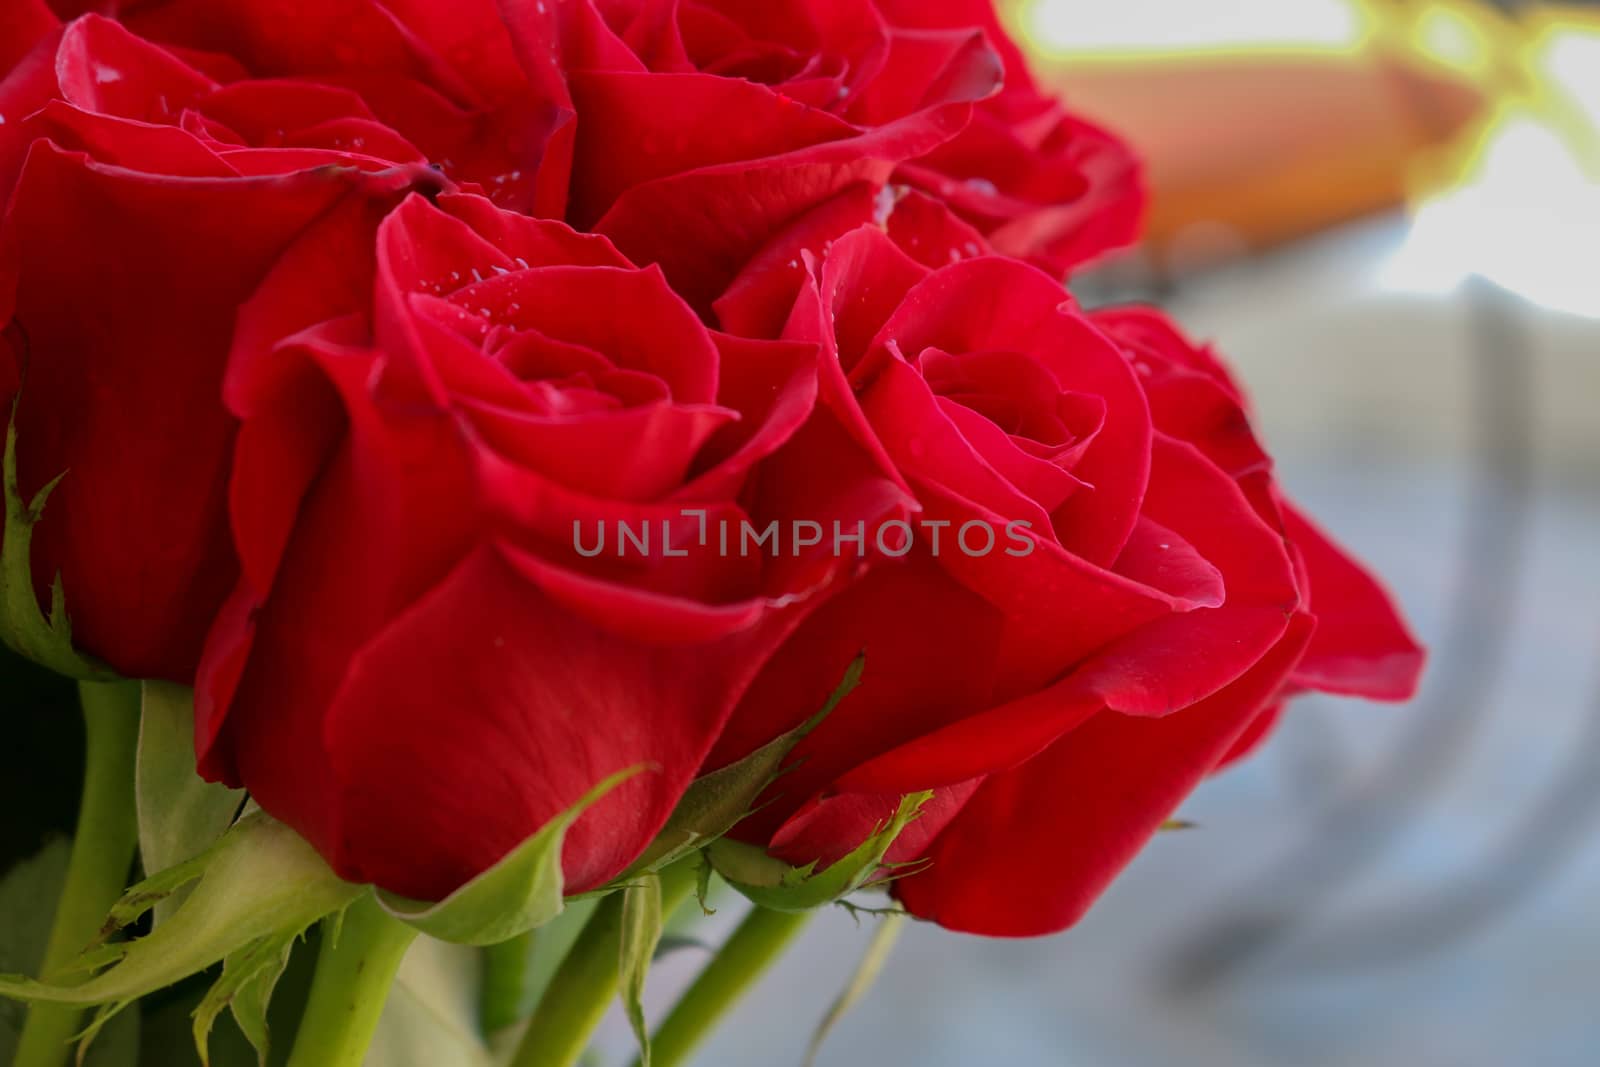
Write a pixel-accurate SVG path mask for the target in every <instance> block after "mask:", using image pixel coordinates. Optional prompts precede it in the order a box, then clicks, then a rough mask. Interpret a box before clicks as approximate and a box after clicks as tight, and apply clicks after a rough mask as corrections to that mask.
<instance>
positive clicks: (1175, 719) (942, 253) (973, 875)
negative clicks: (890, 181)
mask: <svg viewBox="0 0 1600 1067" xmlns="http://www.w3.org/2000/svg"><path fill="white" fill-rule="evenodd" d="M885 203H886V202H885V199H884V198H883V197H881V196H874V195H873V191H872V190H870V189H861V190H854V191H850V192H847V193H846V194H845V195H843V196H842V197H840V198H839V199H838V200H837V201H835V202H833V203H830V204H827V205H824V206H823V207H821V208H819V209H818V210H817V211H815V212H814V213H813V214H812V215H810V216H808V217H807V218H805V219H802V220H801V221H800V222H798V223H796V224H795V225H794V226H793V227H791V228H790V230H789V231H787V232H786V233H785V234H783V235H781V236H780V237H779V238H778V239H777V240H776V241H775V242H774V243H773V245H772V246H771V247H769V248H768V249H766V250H764V251H763V253H762V254H760V255H759V256H757V257H756V259H755V260H754V261H753V262H752V263H751V265H750V266H749V268H748V269H747V270H746V272H745V273H744V274H743V275H742V276H741V277H740V278H739V279H738V280H737V281H736V282H735V283H734V285H733V286H732V287H731V289H730V291H729V292H728V294H727V295H726V296H725V297H724V298H723V299H722V300H720V301H719V302H718V303H717V312H718V314H719V316H720V319H721V321H722V323H723V325H724V326H725V327H727V328H729V329H731V330H733V331H735V332H739V333H748V334H750V335H753V336H769V335H770V336H780V337H785V338H790V339H795V340H808V341H809V340H815V341H819V342H820V343H821V344H822V345H823V346H824V348H825V349H826V350H828V351H829V352H830V353H832V354H833V356H834V362H835V363H836V365H835V366H833V367H832V368H831V369H830V370H826V371H825V372H824V373H825V375H828V376H831V377H832V380H833V387H831V388H830V387H828V386H826V385H825V387H824V389H823V396H824V398H825V400H826V402H827V403H829V404H831V405H833V406H834V408H835V411H836V414H837V417H838V418H839V419H840V421H841V422H843V423H844V424H846V425H849V426H851V427H852V428H853V429H854V431H855V432H856V433H857V434H858V435H859V437H860V439H861V440H862V441H863V443H864V444H865V445H866V446H867V447H872V448H881V449H882V450H883V452H884V453H885V454H886V455H887V456H888V457H889V458H890V460H891V462H892V464H893V465H894V467H895V469H897V470H898V471H899V472H900V474H901V476H902V477H903V478H904V479H905V481H906V482H907V484H908V485H909V486H910V487H911V489H912V491H913V493H914V494H915V496H916V498H917V501H918V503H919V504H920V506H921V515H920V519H921V521H922V522H923V523H925V524H929V523H931V524H937V525H938V526H939V528H942V529H943V530H944V533H945V538H946V542H947V543H946V545H945V546H944V549H943V551H941V552H938V553H937V554H936V553H935V552H934V551H932V549H931V547H930V546H929V545H928V543H927V540H926V539H922V540H921V541H920V542H919V545H918V547H917V548H916V549H915V550H914V551H913V552H911V553H910V554H908V555H907V556H906V557H905V558H904V559H903V560H902V561H900V562H898V563H888V562H885V563H881V564H880V565H878V566H876V567H874V568H873V569H872V570H871V571H870V573H868V574H867V575H866V576H865V577H864V578H863V579H862V580H860V581H859V582H857V583H855V584H854V585H852V586H851V587H850V588H848V589H847V590H845V591H843V592H842V593H840V594H839V595H837V596H836V597H834V598H833V599H831V600H830V601H829V602H828V604H827V605H826V606H824V607H823V608H822V609H821V610H819V611H818V612H816V613H815V614H814V615H812V616H811V618H810V619H809V620H807V622H806V623H805V624H804V625H803V626H802V627H801V628H800V630H799V631H798V632H797V633H796V634H795V636H794V637H793V638H792V639H791V640H790V641H789V642H787V643H786V644H785V645H784V647H783V648H782V649H781V650H780V651H779V652H778V654H777V655H776V656H775V657H774V658H773V659H772V661H771V662H769V663H768V664H767V665H766V666H765V668H764V669H763V671H762V673H761V674H760V676H759V677H758V678H757V680H756V681H755V683H754V685H753V686H752V688H751V690H750V691H749V693H747V694H746V696H745V698H744V700H743V701H742V702H741V704H740V706H739V708H738V710H737V711H736V712H735V714H734V717H733V719H732V721H731V722H730V724H729V726H728V729H727V730H726V731H725V732H724V734H723V735H722V737H721V739H720V740H719V742H718V746H717V749H716V750H715V752H714V753H713V755H712V757H711V759H710V761H709V762H708V766H710V767H715V766H718V765H720V764H721V763H724V762H727V761H730V760H732V759H734V758H736V757H737V756H738V755H739V754H740V753H742V752H745V751H748V750H750V749H751V748H753V747H754V746H756V745H758V744H760V743H761V742H763V741H764V740H766V739H767V738H769V737H772V736H776V734H778V733H779V732H781V731H782V730H784V729H787V728H788V727H790V726H792V725H793V724H794V723H795V722H798V721H801V720H802V719H803V718H804V717H805V715H806V714H807V713H808V709H812V708H815V707H816V706H817V704H818V703H819V702H820V701H821V699H822V698H823V696H824V695H825V694H826V693H827V691H828V688H829V686H830V685H831V684H832V680H833V679H836V678H837V677H838V676H839V674H840V673H841V672H842V671H843V670H844V668H845V666H846V664H847V663H848V662H849V661H850V659H851V658H852V657H853V656H854V655H855V654H856V652H857V650H859V649H863V648H864V649H865V650H866V656H867V669H866V674H865V678H864V680H863V682H862V684H861V686H860V688H859V689H858V690H857V691H856V692H855V693H853V694H852V695H851V696H850V697H849V698H848V699H846V700H845V701H844V703H843V704H842V705H841V706H840V707H839V708H838V709H837V711H835V712H834V714H833V715H832V716H831V717H830V718H828V719H827V720H826V721H825V722H824V723H823V725H822V726H821V727H820V728H819V729H818V730H816V731H815V732H814V733H813V734H811V735H810V736H809V737H808V738H807V739H806V740H805V741H804V742H802V744H801V747H800V749H799V750H798V751H797V753H796V756H797V762H796V766H795V769H794V770H793V771H792V772H791V773H790V774H788V775H785V776H784V778H782V779H780V780H779V782H778V783H777V784H776V785H775V786H774V787H773V790H772V793H771V796H770V797H769V802H768V803H767V804H766V805H765V806H762V807H760V808H758V810H757V811H756V813H755V814H754V815H753V816H752V817H751V818H750V819H748V820H747V821H746V822H745V823H743V824H741V825H740V826H739V827H738V828H737V829H736V830H735V835H736V836H738V837H741V838H744V839H745V840H749V841H753V842H757V843H761V844H765V845H767V846H768V848H769V849H770V851H771V852H773V853H774V854H776V855H778V856H780V857H782V858H784V859H787V860H789V861H791V862H793V863H795V864H805V863H810V862H813V861H817V862H819V863H821V864H824V865H825V864H827V863H829V862H832V861H833V860H835V859H838V858H839V857H841V856H843V855H844V854H846V853H848V852H849V851H850V850H851V849H853V848H854V847H855V846H856V845H858V844H859V843H860V842H861V841H862V840H863V839H864V838H865V837H866V836H867V835H868V834H869V833H871V832H872V831H873V830H874V829H875V828H877V827H878V826H880V825H881V824H882V821H883V820H884V819H886V818H887V817H888V815H889V813H891V812H892V811H893V810H894V808H895V806H896V804H897V803H898V801H899V799H900V797H901V795H903V794H906V793H910V792H913V791H918V790H925V789H934V790H936V795H935V796H934V798H933V800H932V801H931V802H930V803H929V804H928V805H927V807H926V808H925V809H924V811H923V814H922V816H921V817H920V818H919V819H918V820H917V821H916V822H914V823H913V824H912V825H911V826H910V827H909V829H908V830H907V831H906V832H905V834H904V835H902V837H901V839H900V840H899V841H898V842H897V843H896V846H895V848H894V849H893V850H892V851H891V853H890V855H889V857H888V858H889V861H890V862H891V863H894V864H900V863H909V864H912V866H910V867H897V868H893V869H894V870H895V871H896V872H897V873H898V874H899V875H900V878H899V879H898V880H897V881H896V882H895V883H894V892H895V894H896V895H897V896H898V897H899V898H900V900H902V901H903V902H904V903H905V904H906V906H907V907H908V908H910V909H911V911H912V912H913V913H915V914H917V915H920V916H923V917H926V918H929V919H932V920H935V921H937V922H939V923H940V924H942V925H945V926H949V927H954V928H957V929H962V930H971V931H977V932H982V933H989V934H1001V935H1032V934H1040V933H1045V932H1049V931H1053V930H1058V929H1061V928H1062V927H1065V926H1067V925H1069V924H1070V923H1072V922H1073V921H1075V920H1076V919H1077V918H1078V917H1079V916H1080V915H1081V914H1082V913H1083V912H1084V910H1085V909H1086V908H1087V907H1088V906H1089V904H1090V903H1091V902H1092V901H1093V900H1094V898H1095V897H1096V896H1097V895H1098V894H1099V893H1100V891H1101V890H1102V889H1103V888H1104V887H1105V885H1106V884H1107V883H1108V882H1109V881H1110V879H1111V878H1112V877H1113V876H1114V875H1115V874H1116V873H1117V872H1118V871H1119V870H1120V869H1121V868H1122V867H1123V866H1124V865H1125V864H1126V863H1127V862H1128V861H1129V860H1130V859H1132V857H1133V856H1134V855H1135V853H1136V852H1137V851H1138V850H1139V849H1140V848H1141V847H1142V845H1143V844H1144V842H1145V841H1146V840H1147V839H1148V838H1149V837H1150V836H1151V835H1152V834H1153V833H1155V832H1156V831H1157V829H1158V828H1159V827H1160V826H1161V824H1162V823H1163V822H1164V821H1165V820H1166V819H1168V818H1169V817H1170V815H1171V814H1172V812H1173V810H1174V808H1175V807H1176V806H1177V804H1178V803H1179V802H1180V801H1181V800H1182V799H1183V798H1184V797H1185V796H1186V795H1187V794H1188V792H1189V791H1190V790H1191V789H1192V788H1193V787H1194V786H1195V784H1196V783H1197V782H1199V781H1200V780H1201V779H1202V778H1203V777H1205V776H1206V775H1207V774H1208V773H1210V772H1211V771H1212V770H1213V769H1215V768H1216V767H1217V766H1218V765H1219V764H1221V763H1223V762H1225V761H1226V760H1228V759H1229V758H1230V757H1231V756H1232V755H1234V754H1236V752H1237V751H1238V750H1240V749H1242V748H1243V747H1246V746H1248V745H1249V744H1251V743H1252V742H1253V741H1254V740H1256V739H1258V738H1259V735H1260V734H1261V733H1262V732H1264V729H1265V727H1266V725H1267V724H1268V723H1269V722H1270V720H1271V717H1272V716H1274V715H1275V714H1276V709H1277V708H1278V707H1279V705H1280V703H1281V700H1282V699H1283V697H1284V696H1285V695H1287V694H1289V693H1292V692H1296V691H1301V690H1306V689H1318V690H1324V691H1333V692H1340V693H1350V694H1356V695H1363V696H1368V697H1373V698H1377V699H1404V698H1406V697H1407V696H1409V695H1410V694H1411V692H1412V690H1413V688H1414V685H1415V682H1416V677H1417V674H1418V671H1419V669H1420V666H1421V652H1420V650H1419V648H1418V646H1417V644H1416V643H1415V641H1414V640H1412V638H1411V637H1410V635H1409V634H1408V632H1407V631H1406V629H1405V626H1404V624H1403V623H1402V622H1401V620H1400V619H1399V617H1398V615H1397V613H1396V611H1395V609H1394V607H1393V606H1392V604H1391V603H1390V601H1389V598H1388V597H1387V596H1386V594H1385V593H1384V592H1383V590H1382V589H1381V588H1380V587H1379V586H1378V585H1377V584H1376V582H1375V581H1374V579H1372V578H1371V577H1370V576H1369V575H1368V574H1367V573H1366V572H1365V571H1364V570H1363V569H1362V568H1361V566H1360V565H1359V564H1358V563H1356V562H1354V561H1353V560H1351V559H1350V558H1349V557H1348V556H1347V555H1346V554H1345V553H1344V552H1343V551H1342V550H1341V549H1340V548H1338V546H1337V545H1336V544H1335V543H1334V542H1333V541H1331V540H1330V539H1329V538H1328V537H1327V536H1326V535H1324V534H1323V533H1321V532H1320V531H1319V530H1317V529H1316V528H1315V527H1314V526H1313V525H1312V524H1311V523H1310V521H1309V520H1307V519H1305V518H1304V517H1303V516H1302V515H1301V514H1300V513H1299V512H1298V511H1297V510H1296V509H1295V508H1294V507H1293V505H1291V504H1290V503H1288V501H1287V500H1286V499H1285V498H1284V497H1283V494H1282V492H1281V490H1280V489H1279V488H1278V486H1277V484H1276V482H1275V481H1274V480H1273V477H1272V472H1271V471H1272V468H1271V462H1270V460H1269V459H1268V457H1267V456H1266V454H1265V453H1264V452H1263V451H1262V449H1261V447H1260V445H1259V444H1258V443H1257V441H1256V438H1255V436H1254V434H1253V432H1252V430H1251V426H1250V419H1249V415H1248V411H1247V408H1246V406H1245V402H1244V400H1243V398H1242V396H1241V393H1240V391H1239V389H1238V387H1237V386H1236V385H1235V384H1234V383H1233V381H1232V380H1231V379H1230V377H1229V376H1228V374H1227V372H1226V370H1225V369H1224V368H1223V367H1222V365H1221V364H1220V363H1219V362H1218V361H1217V359H1216V358H1215V357H1214V356H1213V355H1212V354H1211V353H1209V352H1208V351H1206V350H1204V349H1200V348H1197V347H1195V346H1194V345H1192V344H1191V343H1189V342H1188V341H1187V340H1185V339H1184V338H1183V337H1182V336H1181V335H1179V334H1178V333H1177V332H1176V331H1175V330H1174V329H1173V328H1172V327H1171V326H1170V325H1169V324H1167V322H1166V321H1165V320H1164V319H1163V318H1162V317H1161V316H1160V315H1159V314H1158V313H1156V312H1153V311H1147V310H1126V311H1114V312H1103V313H1098V314H1092V315H1091V314H1085V313H1084V312H1083V311H1081V310H1080V309H1078V308H1077V307H1076V306H1075V305H1074V303H1073V302H1072V300H1071V298H1070V297H1069V296H1068V295H1067V293H1066V292H1065V291H1064V290H1063V289H1062V288H1061V286H1060V285H1059V284H1058V283H1057V282H1055V281H1054V280H1052V279H1051V278H1049V277H1048V276H1046V275H1045V274H1043V273H1041V272H1039V271H1038V270H1037V269H1035V268H1033V267H1031V266H1028V265H1026V264H1023V263H1020V262H1017V261H1016V260H1012V259H1007V258H1003V257H999V256H995V255H992V254H988V253H987V252H986V251H985V248H984V240H983V237H982V236H981V235H980V234H978V233H976V232H975V231H973V230H971V229H969V228H968V227H967V226H966V225H965V224H964V223H963V222H961V221H960V220H959V219H957V218H956V217H954V216H953V215H951V214H950V213H949V212H948V211H947V210H946V209H945V208H943V207H942V206H940V205H938V204H937V203H934V202H932V201H929V200H927V199H926V198H925V197H923V196H922V195H921V194H919V193H915V192H911V191H907V190H900V191H898V192H896V191H893V190H891V194H890V197H889V199H888V206H887V208H886V207H885ZM972 253H977V255H976V256H972ZM797 265H798V266H797ZM1018 521H1023V522H1026V523H1027V524H1028V525H1027V531H1028V535H1029V536H1030V537H1031V538H1032V539H1033V541H1034V545H1033V551H1031V552H1029V553H1028V554H1026V555H1025V556H1021V557H1019V556H1018V555H1015V554H1011V553H1007V552H1002V551H999V550H994V551H990V552H982V551H972V552H968V551H963V550H959V547H958V544H957V537H958V535H959V532H960V531H961V530H962V529H963V528H964V527H968V526H969V525H971V526H973V528H974V529H977V530H979V531H980V533H978V534H975V535H974V537H973V539H972V542H971V543H972V544H974V545H976V546H978V548H979V549H981V547H982V545H983V543H984V542H985V539H986V538H985V536H984V535H983V534H982V533H981V530H982V529H994V530H998V529H1002V528H1005V527H1007V526H1008V525H1010V524H1014V523H1017V522H1018Z"/></svg>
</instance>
